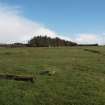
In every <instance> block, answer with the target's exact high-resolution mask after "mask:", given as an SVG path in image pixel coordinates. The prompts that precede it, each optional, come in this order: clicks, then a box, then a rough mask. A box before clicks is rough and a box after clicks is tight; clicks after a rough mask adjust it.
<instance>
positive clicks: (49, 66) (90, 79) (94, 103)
mask: <svg viewBox="0 0 105 105" xmlns="http://www.w3.org/2000/svg"><path fill="white" fill-rule="evenodd" d="M85 48H89V49H94V50H98V51H100V52H101V53H102V54H96V53H92V52H87V51H84V49H85ZM104 53H105V47H71V48H0V73H4V74H16V75H26V76H27V75H32V76H33V77H34V78H36V80H35V82H34V83H30V82H22V81H15V80H5V79H4V80H3V79H1V80H0V105H105V56H104ZM43 70H50V71H51V70H52V71H53V70H54V71H56V73H55V75H52V76H49V75H40V74H39V73H40V71H43Z"/></svg>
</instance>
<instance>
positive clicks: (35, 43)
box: [27, 36, 77, 47]
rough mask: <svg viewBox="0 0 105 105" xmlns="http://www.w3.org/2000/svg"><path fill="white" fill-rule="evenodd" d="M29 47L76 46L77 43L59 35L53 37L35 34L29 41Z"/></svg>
mask: <svg viewBox="0 0 105 105" xmlns="http://www.w3.org/2000/svg"><path fill="white" fill-rule="evenodd" d="M27 45H28V46H29V47H62V46H76V45H77V43H75V42H72V41H67V40H64V39H60V38H58V37H56V38H51V37H47V36H35V37H33V38H32V39H31V40H29V41H28V44H27Z"/></svg>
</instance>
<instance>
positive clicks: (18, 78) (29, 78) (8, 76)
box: [0, 74, 34, 83]
mask: <svg viewBox="0 0 105 105" xmlns="http://www.w3.org/2000/svg"><path fill="white" fill-rule="evenodd" d="M0 79H7V80H16V81H26V82H28V81H29V82H32V83H33V82H34V77H32V76H22V75H11V74H0Z"/></svg>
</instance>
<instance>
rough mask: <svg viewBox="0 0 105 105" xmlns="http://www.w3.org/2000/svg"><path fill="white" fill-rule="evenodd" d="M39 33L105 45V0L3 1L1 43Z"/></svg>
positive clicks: (26, 38)
mask: <svg viewBox="0 0 105 105" xmlns="http://www.w3.org/2000/svg"><path fill="white" fill-rule="evenodd" d="M36 35H43V36H44V35H48V36H50V37H60V38H64V39H66V40H71V41H75V42H77V43H81V44H92V43H99V44H105V0H0V43H11V42H27V41H28V40H29V39H30V38H32V37H33V36H36Z"/></svg>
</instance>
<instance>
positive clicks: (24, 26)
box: [0, 4, 57, 43]
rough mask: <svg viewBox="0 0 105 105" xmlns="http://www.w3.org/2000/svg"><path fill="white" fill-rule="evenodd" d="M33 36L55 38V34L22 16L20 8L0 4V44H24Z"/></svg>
mask: <svg viewBox="0 0 105 105" xmlns="http://www.w3.org/2000/svg"><path fill="white" fill-rule="evenodd" d="M35 35H48V36H50V37H56V36H57V33H56V32H54V31H52V30H50V29H48V28H46V27H45V26H44V25H42V24H39V23H37V22H35V21H31V20H29V19H27V18H25V17H24V16H22V11H21V10H20V7H10V6H8V5H3V4H0V43H12V42H24V41H27V40H29V39H30V38H31V37H33V36H35Z"/></svg>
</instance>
